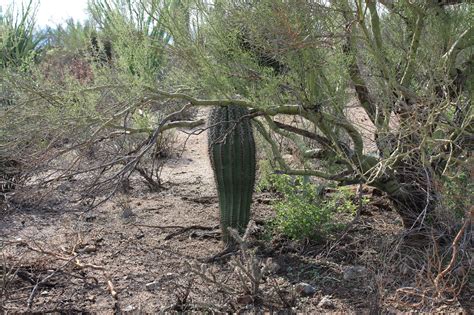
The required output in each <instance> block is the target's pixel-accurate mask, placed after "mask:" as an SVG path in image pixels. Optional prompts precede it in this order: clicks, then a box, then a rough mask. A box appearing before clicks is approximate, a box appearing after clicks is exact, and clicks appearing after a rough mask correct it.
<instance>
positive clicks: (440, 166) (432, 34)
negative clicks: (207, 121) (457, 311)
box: [151, 0, 474, 230]
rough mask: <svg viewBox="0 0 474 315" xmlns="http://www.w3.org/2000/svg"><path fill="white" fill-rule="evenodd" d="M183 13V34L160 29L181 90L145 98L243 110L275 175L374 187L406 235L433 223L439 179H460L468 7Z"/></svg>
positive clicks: (367, 5) (466, 118) (195, 7)
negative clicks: (288, 147)
mask: <svg viewBox="0 0 474 315" xmlns="http://www.w3.org/2000/svg"><path fill="white" fill-rule="evenodd" d="M187 4H188V5H189V7H188V8H190V10H191V12H194V13H193V14H191V15H190V16H188V18H189V21H190V23H188V24H186V23H184V24H183V23H176V22H175V21H179V20H181V21H182V20H183V17H182V16H180V15H179V13H175V14H169V15H168V17H169V20H168V27H169V32H170V33H171V34H172V36H173V41H174V43H173V45H172V47H171V51H172V53H173V55H174V56H179V57H180V60H181V63H180V67H179V68H176V69H175V70H174V73H173V75H174V77H173V78H175V82H176V81H178V80H177V79H176V78H179V82H180V85H179V87H174V86H173V85H169V89H168V90H165V89H163V88H162V87H163V86H160V87H151V90H153V93H154V94H155V95H156V97H157V98H174V99H183V100H186V101H188V102H189V103H190V104H191V105H195V106H210V105H215V106H229V105H239V106H243V107H247V108H249V109H251V111H250V114H249V115H250V116H251V117H253V120H254V125H255V126H256V129H257V130H258V132H260V133H261V134H262V135H263V138H264V139H266V140H267V141H268V142H269V144H270V146H271V147H272V148H273V149H274V150H273V154H274V157H275V160H276V161H277V163H278V168H279V171H281V172H282V173H286V174H296V175H309V176H316V177H320V178H324V179H327V180H331V181H336V182H338V183H339V184H341V185H346V184H354V183H366V184H370V185H373V186H375V187H377V188H379V189H380V190H382V191H384V192H386V193H387V194H388V196H389V198H390V199H391V200H392V201H393V203H394V206H395V208H396V210H397V212H398V214H399V215H400V217H401V218H402V220H403V224H404V226H405V227H406V228H407V229H412V230H419V229H422V228H424V227H426V226H427V225H433V224H434V223H435V222H436V221H435V220H433V212H434V211H435V209H436V208H437V206H438V205H439V202H440V198H441V197H442V196H440V194H439V190H438V187H439V185H438V182H437V181H438V178H439V176H441V175H443V174H446V172H447V171H449V169H450V168H453V167H455V166H459V165H467V163H468V161H469V158H470V153H469V151H470V150H471V149H472V139H473V138H472V131H473V125H472V109H471V106H470V104H471V100H472V94H473V89H472V82H474V80H473V79H474V78H473V73H472V71H473V69H474V67H473V58H474V40H473V38H474V34H473V33H474V31H473V16H474V15H473V10H474V7H473V5H472V4H469V3H468V2H465V1H429V0H426V1H415V2H413V1H402V0H401V1H380V2H377V1H372V0H370V1H369V0H367V1H359V0H356V1H349V0H338V1H331V2H328V1H304V0H294V1H273V0H260V1H238V0H234V1H233V0H229V1H214V2H212V3H209V2H208V1H188V2H187ZM162 15H166V14H164V13H162ZM183 25H185V27H183ZM190 29H191V31H190ZM171 91H172V92H171ZM349 105H350V106H349ZM279 114H286V115H294V116H299V117H302V118H304V120H305V121H306V122H308V123H309V127H308V128H304V129H303V128H299V127H295V126H291V125H287V124H285V123H282V122H281V121H279V120H278V115H279ZM361 121H365V122H364V123H361ZM271 133H277V134H280V135H282V136H283V137H286V138H288V139H289V140H290V141H292V142H294V143H295V145H296V147H298V148H299V149H300V151H301V152H300V154H299V156H301V157H303V159H304V160H305V161H304V164H303V165H304V168H302V169H292V168H290V167H289V166H288V164H287V162H286V161H285V160H284V158H283V157H282V154H281V153H280V152H278V150H277V149H276V148H277V146H276V145H275V143H273V140H272V137H271V136H270V134H271ZM308 143H312V144H313V145H316V146H317V147H318V149H317V150H309V148H307V144H308Z"/></svg>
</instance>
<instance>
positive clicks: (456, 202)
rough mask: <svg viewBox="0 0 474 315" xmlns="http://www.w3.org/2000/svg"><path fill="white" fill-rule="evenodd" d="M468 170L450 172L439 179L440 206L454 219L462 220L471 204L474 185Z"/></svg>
mask: <svg viewBox="0 0 474 315" xmlns="http://www.w3.org/2000/svg"><path fill="white" fill-rule="evenodd" d="M469 171H470V170H469V169H468V168H464V169H458V170H451V171H450V172H449V173H450V174H449V175H445V176H442V177H441V181H440V184H441V192H442V196H443V200H442V206H443V207H444V208H445V209H447V210H448V212H449V213H452V214H453V215H454V217H455V219H457V220H459V219H462V218H463V217H464V215H465V213H466V210H467V209H469V207H470V206H471V205H472V204H473V201H474V199H473V197H472V196H474V183H473V181H472V178H471V177H470V175H469Z"/></svg>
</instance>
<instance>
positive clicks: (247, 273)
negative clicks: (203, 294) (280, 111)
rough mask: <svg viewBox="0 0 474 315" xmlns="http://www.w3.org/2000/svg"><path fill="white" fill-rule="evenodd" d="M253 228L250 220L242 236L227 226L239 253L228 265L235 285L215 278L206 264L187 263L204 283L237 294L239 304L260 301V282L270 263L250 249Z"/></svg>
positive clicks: (253, 225) (234, 295)
mask: <svg viewBox="0 0 474 315" xmlns="http://www.w3.org/2000/svg"><path fill="white" fill-rule="evenodd" d="M254 230H255V222H254V221H250V222H249V224H248V227H247V229H246V231H245V233H244V235H243V236H240V235H239V233H238V232H237V231H236V230H234V229H232V228H229V232H230V235H231V237H232V238H233V239H234V240H235V241H236V243H237V245H238V247H239V249H240V255H234V256H233V257H232V258H231V260H230V262H229V265H230V266H231V267H232V268H233V271H234V274H235V275H236V277H237V278H238V279H239V281H238V285H237V286H230V285H228V284H225V283H223V282H222V281H221V280H219V279H217V277H216V275H215V273H213V272H211V271H210V269H209V267H208V265H207V264H201V265H198V264H190V263H187V266H188V268H189V270H190V271H191V272H192V273H194V274H196V275H198V276H199V277H200V278H201V279H202V280H204V281H205V282H206V283H208V284H211V285H213V286H215V287H216V288H218V289H219V290H220V291H222V292H224V293H226V294H227V295H230V296H232V297H236V296H237V303H239V304H246V305H247V304H255V303H259V302H261V301H262V292H261V290H260V286H261V284H262V283H263V282H264V277H265V275H267V274H268V273H269V271H270V265H269V264H267V263H265V262H264V261H263V260H262V259H261V258H259V257H257V255H256V251H255V249H250V247H249V244H250V241H249V239H250V235H251V234H252V232H253V231H254Z"/></svg>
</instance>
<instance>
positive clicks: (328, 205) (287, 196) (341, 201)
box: [260, 174, 369, 242]
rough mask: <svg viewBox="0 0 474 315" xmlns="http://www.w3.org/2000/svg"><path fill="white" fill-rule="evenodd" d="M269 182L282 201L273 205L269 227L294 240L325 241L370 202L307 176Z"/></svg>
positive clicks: (274, 176)
mask: <svg viewBox="0 0 474 315" xmlns="http://www.w3.org/2000/svg"><path fill="white" fill-rule="evenodd" d="M266 183H268V184H270V185H271V186H267V187H262V186H260V189H271V190H273V191H274V192H275V193H277V194H278V195H280V198H281V200H278V201H276V202H275V203H274V204H273V207H274V209H275V212H276V213H275V218H274V219H273V221H272V222H271V223H270V226H271V227H272V228H273V230H274V231H275V232H277V233H281V234H283V235H285V236H287V237H289V238H290V239H294V240H304V239H306V240H311V241H316V242H317V241H322V240H324V239H326V238H329V236H330V235H331V234H334V233H335V232H337V231H340V230H342V229H343V228H344V227H345V226H346V225H347V224H348V223H349V222H351V221H352V220H353V219H354V217H355V215H356V213H357V209H358V207H359V206H365V205H367V203H368V201H369V200H368V198H367V197H362V198H363V200H361V203H360V204H359V202H358V201H357V200H356V197H357V196H356V195H355V192H354V191H353V190H351V189H350V188H347V187H336V188H330V187H326V186H325V185H322V184H319V185H317V184H314V183H311V182H310V181H309V179H308V177H307V176H306V177H305V176H290V175H277V174H272V175H270V178H269V179H267V181H266Z"/></svg>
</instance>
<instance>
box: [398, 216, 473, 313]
mask: <svg viewBox="0 0 474 315" xmlns="http://www.w3.org/2000/svg"><path fill="white" fill-rule="evenodd" d="M473 215H474V207H471V209H470V211H467V213H466V216H465V219H464V223H463V225H462V226H461V228H460V229H459V231H458V233H457V234H456V236H455V238H454V240H453V241H452V244H451V246H450V248H447V249H446V248H441V247H440V246H439V245H438V242H437V240H436V239H435V237H434V236H432V244H433V245H432V247H431V248H430V249H429V250H427V251H426V252H425V254H424V258H423V260H424V261H425V263H424V264H423V265H422V266H421V268H420V269H419V271H414V272H415V273H416V282H415V285H414V286H409V287H402V288H398V289H397V290H396V293H395V300H396V301H398V303H399V304H402V305H403V306H406V307H410V308H412V309H421V308H422V309H433V308H434V307H436V306H437V305H442V304H445V305H452V304H455V303H458V302H459V299H460V297H461V294H462V292H463V289H464V288H465V286H466V284H468V283H469V276H470V274H471V272H472V267H473V266H472V257H471V255H470V252H469V244H470V242H471V231H470V229H471V220H472V217H473Z"/></svg>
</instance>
